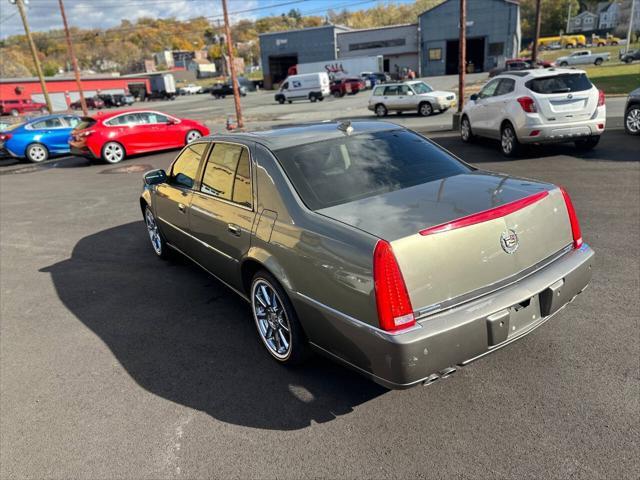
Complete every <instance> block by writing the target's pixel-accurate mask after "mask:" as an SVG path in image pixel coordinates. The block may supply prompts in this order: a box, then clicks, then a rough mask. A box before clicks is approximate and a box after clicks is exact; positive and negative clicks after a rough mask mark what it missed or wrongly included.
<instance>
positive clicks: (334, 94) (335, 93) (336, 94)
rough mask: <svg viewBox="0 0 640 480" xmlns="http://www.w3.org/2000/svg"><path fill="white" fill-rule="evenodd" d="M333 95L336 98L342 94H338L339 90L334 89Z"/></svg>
mask: <svg viewBox="0 0 640 480" xmlns="http://www.w3.org/2000/svg"><path fill="white" fill-rule="evenodd" d="M333 96H334V97H336V98H340V97H341V96H342V95H340V90H336V91H335V92H333Z"/></svg>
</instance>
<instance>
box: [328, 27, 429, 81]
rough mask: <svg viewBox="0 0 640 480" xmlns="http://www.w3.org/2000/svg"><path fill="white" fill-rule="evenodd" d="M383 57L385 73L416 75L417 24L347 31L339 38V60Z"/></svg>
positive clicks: (340, 34)
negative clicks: (374, 56) (404, 72)
mask: <svg viewBox="0 0 640 480" xmlns="http://www.w3.org/2000/svg"><path fill="white" fill-rule="evenodd" d="M372 55H382V57H383V60H382V61H383V65H384V71H385V72H390V73H399V72H400V71H401V70H402V69H403V68H410V69H412V70H413V71H415V72H418V69H419V63H418V58H419V54H418V24H408V25H392V26H389V27H380V28H368V29H364V30H350V31H346V32H340V33H339V34H338V58H350V57H365V56H372Z"/></svg>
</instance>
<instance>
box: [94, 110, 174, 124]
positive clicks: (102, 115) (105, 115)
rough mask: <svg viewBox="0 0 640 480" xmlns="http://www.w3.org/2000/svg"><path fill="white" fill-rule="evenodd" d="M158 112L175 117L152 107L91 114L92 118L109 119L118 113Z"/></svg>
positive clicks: (118, 114)
mask: <svg viewBox="0 0 640 480" xmlns="http://www.w3.org/2000/svg"><path fill="white" fill-rule="evenodd" d="M147 112H151V113H159V114H160V115H165V116H167V117H175V118H178V117H176V116H175V115H170V114H168V113H164V112H160V111H158V110H154V109H152V108H126V109H124V110H117V111H115V112H98V113H96V114H94V115H92V117H93V119H94V120H100V121H107V120H111V119H112V118H113V117H118V116H120V115H125V114H132V113H147Z"/></svg>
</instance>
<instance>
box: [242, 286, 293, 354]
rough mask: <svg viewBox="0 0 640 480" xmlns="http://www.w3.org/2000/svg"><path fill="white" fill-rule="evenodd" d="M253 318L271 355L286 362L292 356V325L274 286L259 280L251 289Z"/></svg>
mask: <svg viewBox="0 0 640 480" xmlns="http://www.w3.org/2000/svg"><path fill="white" fill-rule="evenodd" d="M251 306H252V309H253V318H254V320H255V322H256V327H257V328H258V333H259V334H260V339H261V340H262V342H263V343H264V344H265V346H266V347H267V349H268V350H269V353H270V354H271V355H273V356H274V357H275V358H276V359H277V360H280V361H284V360H287V359H288V358H289V356H290V355H291V343H292V341H291V324H290V323H289V317H288V316H287V312H286V310H285V308H284V303H283V302H282V299H281V298H280V296H279V295H278V293H277V292H276V290H275V289H274V288H273V286H272V285H271V284H270V283H269V282H267V281H266V280H264V279H263V278H258V279H256V281H255V282H254V283H253V286H252V287H251Z"/></svg>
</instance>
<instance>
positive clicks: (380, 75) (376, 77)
mask: <svg viewBox="0 0 640 480" xmlns="http://www.w3.org/2000/svg"><path fill="white" fill-rule="evenodd" d="M360 77H361V78H362V79H363V80H364V81H365V84H366V86H367V88H373V87H374V86H376V85H378V84H380V83H385V82H390V81H391V77H390V76H389V75H387V74H386V73H384V72H361V73H360Z"/></svg>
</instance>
